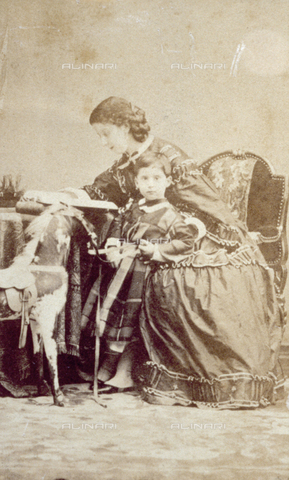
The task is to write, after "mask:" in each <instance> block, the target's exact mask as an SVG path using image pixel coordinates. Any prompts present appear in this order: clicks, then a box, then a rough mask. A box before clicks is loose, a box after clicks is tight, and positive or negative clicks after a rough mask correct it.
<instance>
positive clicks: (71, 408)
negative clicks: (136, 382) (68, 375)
mask: <svg viewBox="0 0 289 480" xmlns="http://www.w3.org/2000/svg"><path fill="white" fill-rule="evenodd" d="M88 387H89V386H88V384H78V385H69V386H65V387H63V391H64V392H65V393H66V407H65V408H58V407H54V406H52V405H51V403H52V397H41V398H20V399H15V398H8V397H6V398H0V418H1V420H0V424H1V435H0V444H1V451H0V454H1V464H0V465H1V469H0V479H1V480H2V479H3V480H20V479H25V480H26V479H29V480H30V479H31V480H56V479H65V480H96V479H101V480H195V479H197V480H198V479H205V480H219V479H220V480H243V479H244V480H281V479H282V480H288V479H289V415H288V413H289V411H288V408H287V406H286V403H285V401H284V402H280V403H278V404H276V405H273V406H270V407H267V408H265V409H260V410H255V411H250V410H244V411H212V410H199V409H196V408H184V407H162V406H155V405H148V404H146V403H144V402H142V401H141V400H140V398H139V397H138V396H135V395H133V394H128V393H126V394H125V393H117V394H110V395H102V396H101V400H102V401H103V402H105V403H106V405H107V408H103V407H102V406H100V405H98V404H96V403H95V402H94V400H93V398H92V392H91V391H90V390H89V388H88ZM288 387H289V385H287V386H286V388H287V390H288Z"/></svg>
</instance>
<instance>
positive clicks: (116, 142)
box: [92, 123, 130, 155]
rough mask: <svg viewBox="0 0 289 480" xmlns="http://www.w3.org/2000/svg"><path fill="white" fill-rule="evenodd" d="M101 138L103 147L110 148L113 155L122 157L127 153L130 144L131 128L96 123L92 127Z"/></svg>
mask: <svg viewBox="0 0 289 480" xmlns="http://www.w3.org/2000/svg"><path fill="white" fill-rule="evenodd" d="M92 127H93V128H94V130H95V131H96V133H97V135H98V136H99V138H100V140H101V143H102V146H103V147H107V148H109V149H110V150H111V151H112V152H113V153H117V154H118V155H122V154H123V153H124V152H126V151H127V148H128V144H129V135H130V134H129V127H127V126H126V125H121V126H120V127H118V126H117V125H113V124H112V123H94V124H93V125H92Z"/></svg>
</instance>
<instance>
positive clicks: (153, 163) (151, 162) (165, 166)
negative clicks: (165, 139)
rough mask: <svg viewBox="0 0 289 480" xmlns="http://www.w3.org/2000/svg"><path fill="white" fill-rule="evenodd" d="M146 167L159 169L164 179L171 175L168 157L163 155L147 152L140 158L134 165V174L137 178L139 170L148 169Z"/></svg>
mask: <svg viewBox="0 0 289 480" xmlns="http://www.w3.org/2000/svg"><path fill="white" fill-rule="evenodd" d="M148 167H158V168H160V169H161V170H162V171H163V172H164V174H165V176H166V177H168V176H169V175H171V173H172V166H171V162H170V161H169V159H168V157H166V156H165V155H164V154H163V153H160V152H156V151H151V152H147V153H146V155H145V156H143V157H142V156H140V157H139V158H138V159H137V160H136V162H135V165H134V174H135V176H137V174H138V172H139V170H140V169H141V168H148Z"/></svg>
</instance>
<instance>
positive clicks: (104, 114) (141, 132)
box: [89, 97, 150, 142]
mask: <svg viewBox="0 0 289 480" xmlns="http://www.w3.org/2000/svg"><path fill="white" fill-rule="evenodd" d="M89 122H90V124H91V125H93V124H94V123H103V124H105V123H112V124H113V125H117V126H118V127H120V126H122V125H126V126H128V127H129V128H130V133H131V134H132V136H133V137H134V139H135V140H137V141H138V142H144V141H145V140H146V139H147V137H148V132H149V131H150V126H149V124H148V123H147V121H146V117H145V112H144V111H143V110H141V108H138V107H135V106H133V105H132V104H131V103H129V102H128V101H127V100H125V99H124V98H118V97H109V98H106V99H105V100H103V102H101V103H100V104H99V105H97V107H96V108H95V109H94V110H93V111H92V113H91V115H90V118H89Z"/></svg>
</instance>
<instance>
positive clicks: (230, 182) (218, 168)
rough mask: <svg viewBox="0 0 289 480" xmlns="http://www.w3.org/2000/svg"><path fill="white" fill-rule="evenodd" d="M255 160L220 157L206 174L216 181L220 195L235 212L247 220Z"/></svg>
mask: <svg viewBox="0 0 289 480" xmlns="http://www.w3.org/2000/svg"><path fill="white" fill-rule="evenodd" d="M254 167H255V161H252V160H251V159H246V158H244V159H242V160H241V161H239V162H236V160H235V159H234V158H232V157H230V156H226V155H225V156H224V157H222V156H221V157H219V158H218V159H217V160H216V161H215V162H213V163H212V164H211V166H210V168H209V169H208V171H207V173H206V175H207V177H208V178H209V179H210V180H211V181H212V182H213V183H214V185H215V187H216V188H217V190H218V192H219V194H220V197H221V198H222V200H224V202H226V203H227V204H228V205H229V206H230V208H231V210H232V212H233V214H234V215H235V216H236V217H237V218H239V219H240V220H242V221H243V222H244V223H246V222H247V209H248V197H249V191H250V185H251V179H252V174H253V170H254Z"/></svg>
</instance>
